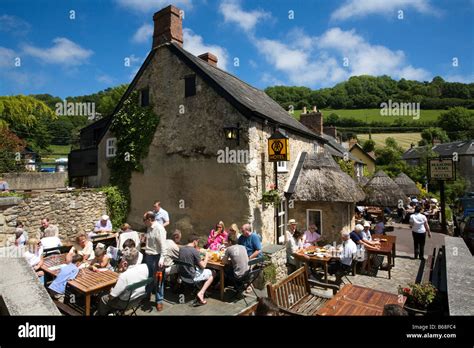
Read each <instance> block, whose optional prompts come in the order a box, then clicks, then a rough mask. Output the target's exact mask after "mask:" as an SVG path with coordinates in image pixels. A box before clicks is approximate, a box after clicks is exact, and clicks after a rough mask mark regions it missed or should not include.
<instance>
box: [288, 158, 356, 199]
mask: <svg viewBox="0 0 474 348" xmlns="http://www.w3.org/2000/svg"><path fill="white" fill-rule="evenodd" d="M296 175H298V174H296ZM364 196H365V195H364V192H363V191H362V189H361V188H360V187H359V186H358V185H357V184H356V182H355V181H354V180H353V179H352V178H351V177H350V176H349V175H347V174H346V173H344V172H343V171H342V170H341V168H340V167H339V165H338V164H337V163H336V162H335V161H334V159H333V158H332V156H331V154H330V153H329V152H327V151H324V152H323V153H318V154H314V153H312V154H308V155H306V157H305V159H304V162H303V166H302V168H301V170H300V172H299V175H298V178H297V181H296V185H295V188H294V192H293V196H292V197H293V199H295V200H297V201H312V202H353V203H355V202H358V201H360V200H362V199H364Z"/></svg>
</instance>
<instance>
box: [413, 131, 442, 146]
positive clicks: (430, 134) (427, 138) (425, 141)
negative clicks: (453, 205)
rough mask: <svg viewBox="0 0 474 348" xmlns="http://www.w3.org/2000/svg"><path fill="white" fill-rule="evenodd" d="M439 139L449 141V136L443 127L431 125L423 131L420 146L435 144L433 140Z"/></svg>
mask: <svg viewBox="0 0 474 348" xmlns="http://www.w3.org/2000/svg"><path fill="white" fill-rule="evenodd" d="M435 139H437V140H439V141H440V142H442V143H447V142H449V137H448V135H447V134H446V132H445V131H444V130H442V129H441V128H436V127H430V128H426V129H423V131H422V132H421V140H420V141H419V142H418V145H419V146H425V145H433V140H435Z"/></svg>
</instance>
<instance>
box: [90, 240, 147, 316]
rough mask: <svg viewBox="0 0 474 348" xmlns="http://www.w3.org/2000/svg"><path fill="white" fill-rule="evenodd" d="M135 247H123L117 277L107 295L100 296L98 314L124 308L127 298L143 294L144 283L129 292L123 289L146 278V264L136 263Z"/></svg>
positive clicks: (136, 253)
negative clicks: (115, 282)
mask: <svg viewBox="0 0 474 348" xmlns="http://www.w3.org/2000/svg"><path fill="white" fill-rule="evenodd" d="M138 254H139V253H138V250H137V249H125V250H124V251H123V256H122V260H121V261H120V265H119V273H120V275H119V278H118V280H117V284H115V286H114V287H113V288H112V290H111V291H110V294H109V295H104V296H102V298H101V300H100V302H99V309H98V315H107V314H109V313H110V312H112V311H114V310H117V309H125V307H126V306H127V302H128V299H129V298H130V301H132V300H135V299H137V298H138V297H140V296H142V295H145V293H146V290H145V285H143V286H142V287H140V288H138V289H136V290H134V291H133V292H132V293H131V294H130V293H129V292H127V291H125V288H126V287H127V286H128V285H132V284H136V283H139V282H141V281H144V280H146V279H148V267H147V265H146V264H144V263H142V264H137V261H138Z"/></svg>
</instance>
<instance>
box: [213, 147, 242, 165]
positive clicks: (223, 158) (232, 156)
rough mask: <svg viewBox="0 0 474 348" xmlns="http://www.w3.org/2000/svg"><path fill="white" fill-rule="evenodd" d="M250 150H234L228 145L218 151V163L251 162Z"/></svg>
mask: <svg viewBox="0 0 474 348" xmlns="http://www.w3.org/2000/svg"><path fill="white" fill-rule="evenodd" d="M249 162H250V151H249V150H232V149H229V148H228V147H226V148H225V149H223V150H222V149H221V150H218V151H217V163H245V164H247V163H249Z"/></svg>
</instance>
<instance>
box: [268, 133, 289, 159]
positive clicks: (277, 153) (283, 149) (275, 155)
mask: <svg viewBox="0 0 474 348" xmlns="http://www.w3.org/2000/svg"><path fill="white" fill-rule="evenodd" d="M289 160H290V148H289V146H288V138H287V137H286V136H284V135H283V134H281V133H280V132H278V131H276V132H275V133H273V134H272V136H271V137H270V138H268V161H270V162H279V161H289Z"/></svg>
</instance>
